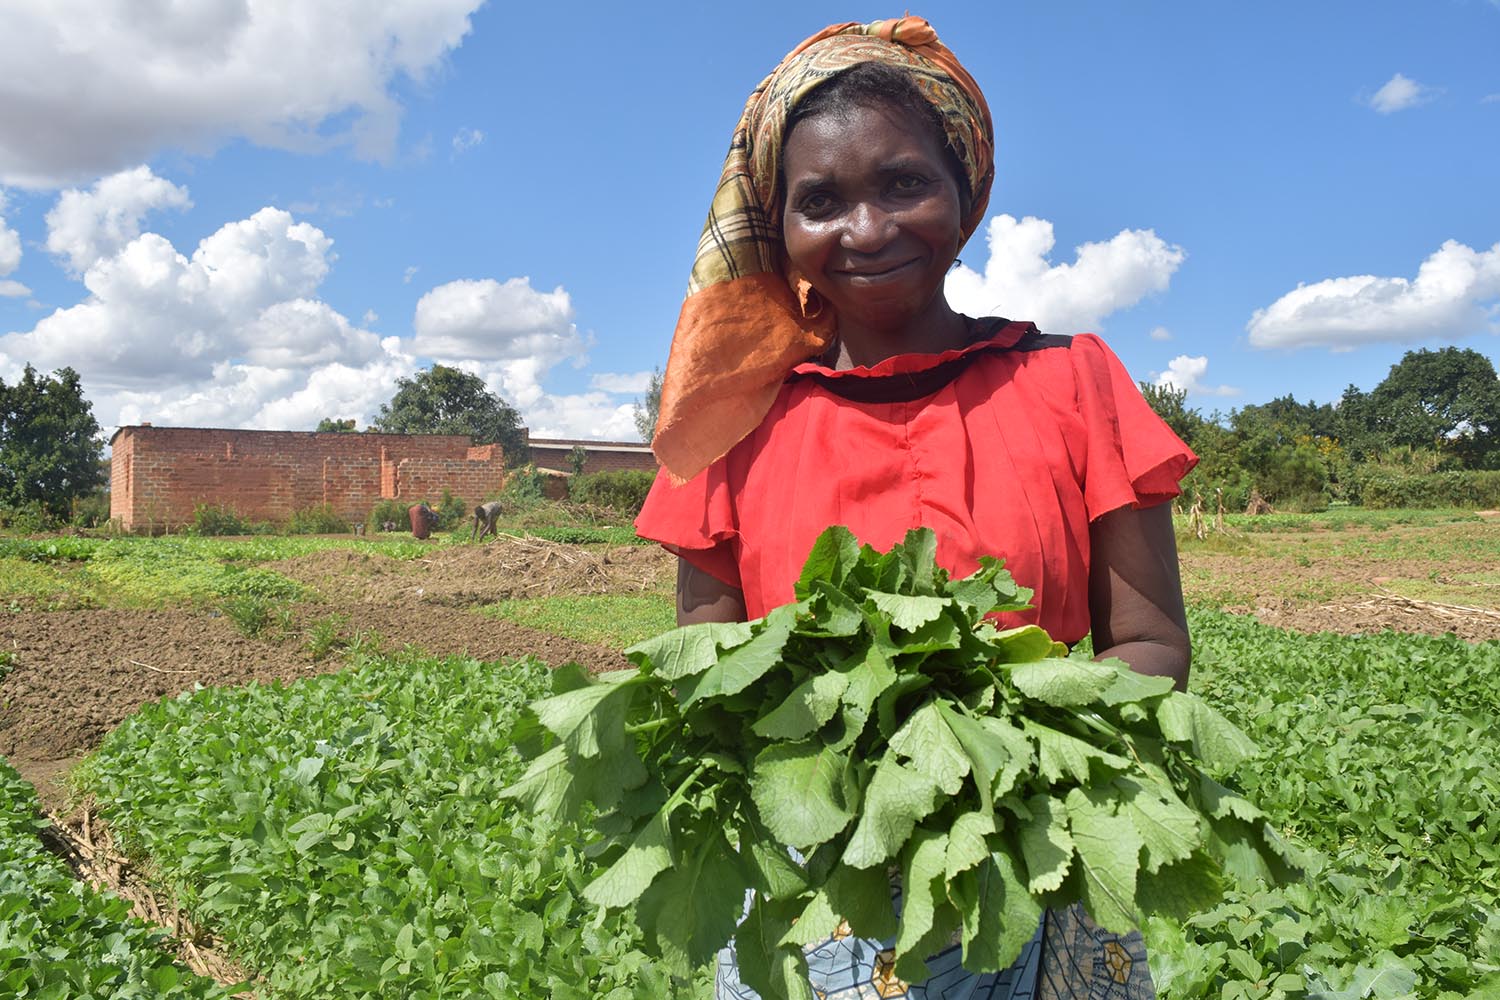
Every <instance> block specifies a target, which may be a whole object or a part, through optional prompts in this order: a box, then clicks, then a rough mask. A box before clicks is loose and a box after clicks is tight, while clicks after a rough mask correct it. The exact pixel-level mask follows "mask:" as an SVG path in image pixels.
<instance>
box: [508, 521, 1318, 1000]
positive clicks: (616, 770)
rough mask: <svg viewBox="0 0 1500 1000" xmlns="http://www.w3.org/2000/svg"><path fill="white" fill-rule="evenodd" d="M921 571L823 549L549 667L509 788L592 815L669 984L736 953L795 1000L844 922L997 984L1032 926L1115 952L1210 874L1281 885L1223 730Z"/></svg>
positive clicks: (1165, 683) (1189, 705) (1283, 853)
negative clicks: (622, 661)
mask: <svg viewBox="0 0 1500 1000" xmlns="http://www.w3.org/2000/svg"><path fill="white" fill-rule="evenodd" d="M935 552H936V542H935V539H934V536H933V534H932V532H931V531H928V530H925V529H924V530H918V531H913V532H911V533H910V534H908V535H907V537H906V540H905V541H904V542H903V543H901V544H898V545H897V546H895V547H894V548H893V549H892V550H891V551H890V552H887V553H883V554H882V553H877V552H875V551H874V550H873V549H871V548H870V547H869V546H863V547H861V546H860V545H859V544H858V543H857V542H856V541H855V539H854V536H853V535H852V534H850V532H849V531H848V530H847V529H845V528H838V527H835V528H830V529H828V531H826V532H824V533H823V535H822V536H821V537H820V538H819V539H818V541H817V543H816V545H815V546H814V548H813V550H812V553H811V555H810V557H809V558H808V561H807V563H806V566H805V567H804V569H803V572H802V576H801V578H800V580H799V581H798V583H797V586H796V597H797V600H796V602H795V603H792V604H788V605H785V606H782V607H779V608H777V609H775V610H774V611H772V612H771V613H770V614H768V615H766V616H765V617H764V618H762V619H760V620H758V621H754V622H749V623H735V624H704V625H692V626H688V627H686V628H680V629H677V630H675V631H672V632H668V633H666V634H665V635H662V636H659V637H657V638H654V639H649V640H647V641H645V642H642V643H640V644H638V645H636V646H634V647H631V649H629V650H627V651H626V652H627V655H628V656H629V657H630V658H631V660H632V662H634V663H635V664H637V669H635V670H622V671H616V672H613V673H609V674H604V675H601V676H599V677H597V678H589V677H587V676H585V675H584V674H583V672H582V671H581V670H565V671H562V672H559V673H558V674H557V675H556V676H555V683H554V691H555V692H556V693H555V694H553V695H552V696H551V697H549V698H544V699H542V700H540V701H538V702H536V703H534V704H533V705H532V706H531V713H530V714H528V715H526V716H523V717H522V720H521V723H520V724H519V725H518V728H517V732H516V734H515V735H516V737H517V742H518V745H520V746H521V747H522V748H523V752H526V753H529V754H531V755H533V759H532V761H531V764H530V767H529V769H528V770H527V772H526V773H525V775H524V776H523V777H522V778H521V780H520V781H518V782H517V783H515V784H514V785H512V786H511V787H510V788H508V789H507V790H506V792H505V794H506V795H508V796H511V797H514V798H517V799H520V800H522V801H523V802H525V803H527V804H529V805H530V806H532V807H533V808H535V809H537V810H539V811H542V812H544V813H550V814H555V815H560V816H565V817H572V818H580V817H583V816H585V815H590V816H593V818H594V823H595V826H596V828H597V829H598V831H599V832H600V833H601V835H602V836H601V838H600V839H599V840H598V841H597V842H596V843H595V844H594V845H593V847H594V850H595V851H596V853H597V857H598V858H599V860H600V861H601V862H602V863H603V864H605V865H607V866H608V867H606V868H605V869H604V870H603V871H602V873H601V874H600V875H599V876H598V878H596V879H595V880H594V881H593V882H592V883H591V884H590V885H589V886H588V888H587V889H586V891H585V894H586V896H587V897H588V898H589V899H591V900H592V901H593V902H595V903H597V904H600V905H602V906H606V907H611V908H614V907H628V906H633V907H634V910H635V918H636V920H637V921H638V922H639V923H640V925H641V927H642V928H643V929H644V931H645V933H646V936H647V939H648V942H649V943H650V944H651V945H652V946H653V947H655V948H656V949H657V950H658V951H659V953H660V955H661V956H662V958H663V959H664V960H665V961H666V962H667V963H668V964H669V965H670V966H671V967H672V968H673V970H674V971H675V972H677V973H678V974H682V975H686V974H689V973H690V972H691V971H692V969H693V968H695V967H696V966H698V965H699V964H701V963H704V962H706V961H707V960H708V959H709V958H711V957H712V955H713V953H714V952H715V950H716V949H718V948H720V947H722V946H723V945H724V944H725V942H726V941H727V940H728V939H729V938H730V937H731V936H734V937H735V939H736V949H737V954H738V961H739V968H740V976H741V978H742V979H743V981H744V982H745V983H747V984H748V985H750V986H752V987H754V988H755V989H756V990H758V991H759V992H760V993H761V994H762V995H763V996H766V997H777V998H792V997H797V998H810V997H811V992H810V989H809V986H808V982H807V976H806V971H807V970H806V964H805V960H804V958H803V951H802V948H803V946H804V945H807V944H810V943H812V942H815V941H818V940H821V939H825V938H827V937H828V936H829V935H831V934H832V933H833V932H834V931H835V929H836V928H838V927H839V925H840V924H841V923H842V922H847V924H848V925H849V928H850V929H851V930H852V932H853V933H855V934H858V935H860V936H863V937H870V938H885V939H888V938H894V948H895V952H896V967H895V972H896V975H897V976H898V977H900V978H902V979H905V980H908V981H919V980H921V979H923V978H925V963H924V959H925V957H926V956H929V955H932V954H934V953H935V952H937V951H939V950H941V949H943V948H945V947H947V946H948V945H949V944H950V942H954V941H958V942H960V943H961V944H962V946H963V961H964V965H965V967H966V968H969V969H972V970H975V971H980V970H995V969H1001V968H1004V967H1006V966H1008V965H1009V964H1010V963H1012V962H1013V961H1014V960H1015V959H1016V957H1017V956H1018V955H1019V953H1020V950H1021V948H1022V946H1023V945H1024V944H1025V942H1026V941H1027V940H1028V939H1029V938H1030V937H1031V936H1032V934H1033V933H1034V932H1035V930H1036V927H1037V923H1038V920H1039V919H1040V916H1041V914H1042V911H1043V909H1044V908H1047V907H1060V906H1065V905H1069V904H1071V903H1073V902H1075V901H1080V900H1081V901H1082V902H1083V904H1084V906H1085V907H1086V909H1087V910H1088V911H1089V912H1090V914H1091V915H1092V916H1093V917H1094V919H1095V920H1096V921H1098V923H1099V924H1101V925H1102V926H1104V927H1105V928H1108V929H1110V930H1114V931H1119V932H1124V931H1128V930H1130V929H1132V928H1133V927H1135V926H1137V925H1138V924H1139V922H1140V921H1141V920H1142V919H1143V918H1144V917H1145V916H1147V915H1150V914H1154V913H1162V914H1169V915H1175V916H1178V917H1186V916H1188V915H1190V914H1191V913H1193V912H1196V911H1198V910H1202V909H1206V908H1208V907H1211V906H1213V905H1214V904H1215V903H1217V902H1218V900H1219V899H1220V898H1221V896H1222V890H1223V883H1222V877H1223V875H1224V874H1225V873H1228V874H1231V875H1233V876H1235V877H1237V878H1241V879H1245V880H1250V879H1254V878H1256V877H1260V878H1263V879H1265V880H1267V881H1270V882H1275V881H1278V880H1281V879H1285V878H1289V877H1292V875H1293V874H1294V872H1293V868H1292V865H1291V864H1290V862H1289V853H1288V848H1286V847H1285V846H1284V845H1283V844H1282V843H1281V842H1280V840H1279V839H1278V838H1277V836H1276V834H1275V833H1274V832H1273V831H1272V830H1271V829H1270V828H1269V827H1268V826H1267V825H1266V824H1265V822H1264V820H1263V819H1262V816H1261V813H1260V812H1259V811H1258V810H1257V809H1256V807H1255V806H1254V805H1252V804H1251V803H1250V802H1249V801H1247V800H1246V799H1244V798H1242V797H1241V796H1239V795H1237V794H1235V793H1234V792H1232V791H1231V790H1230V789H1228V788H1227V787H1225V786H1224V785H1222V784H1220V783H1219V782H1218V781H1216V780H1215V779H1214V777H1211V776H1210V773H1212V774H1217V775H1219V776H1220V777H1222V776H1223V773H1222V772H1225V771H1228V770H1230V769H1232V768H1233V767H1234V766H1235V764H1237V763H1238V762H1239V761H1240V760H1241V759H1242V758H1243V757H1244V756H1245V755H1247V754H1248V753H1250V752H1251V751H1252V750H1253V746H1252V744H1251V743H1250V741H1249V740H1248V738H1246V737H1245V736H1244V735H1243V734H1242V733H1241V732H1240V731H1239V730H1238V729H1236V728H1235V727H1234V726H1233V725H1232V724H1231V723H1229V722H1228V721H1227V720H1225V719H1224V718H1223V717H1222V716H1220V715H1218V714H1217V713H1216V712H1214V711H1213V710H1212V709H1210V708H1209V707H1208V706H1207V705H1205V704H1204V703H1203V702H1201V701H1199V700H1198V699H1197V698H1195V697H1192V696H1190V695H1186V694H1182V693H1179V692H1175V691H1173V690H1172V682H1171V681H1170V680H1168V679H1165V678H1157V677H1147V676H1143V675H1140V674H1135V673H1132V672H1131V671H1130V670H1128V669H1127V668H1126V667H1125V665H1124V664H1122V663H1118V662H1103V663H1096V662H1091V661H1087V660H1082V659H1075V658H1069V657H1068V656H1067V649H1066V647H1065V646H1063V645H1062V644H1060V643H1056V642H1053V641H1052V639H1051V638H1049V637H1048V636H1047V634H1046V633H1045V632H1044V631H1042V630H1041V629H1040V628H1037V627H1035V626H1025V627H1022V628H1015V629H1009V630H1003V631H1002V630H997V629H996V628H995V627H994V626H993V625H992V624H991V623H990V621H988V620H987V619H986V617H985V616H986V615H988V614H989V613H991V612H993V611H1003V610H1018V609H1021V608H1024V607H1025V606H1026V599H1027V598H1029V596H1030V594H1029V592H1028V591H1025V590H1024V589H1021V588H1018V587H1016V586H1015V584H1014V582H1013V581H1012V580H1011V578H1010V576H1009V574H1007V573H1006V572H1005V571H1004V570H1003V569H1002V567H1001V564H1000V563H999V562H998V561H996V560H985V561H984V562H983V565H982V567H981V568H980V570H979V571H978V572H976V573H975V574H974V575H972V576H969V577H967V578H965V579H962V580H951V579H950V578H949V577H948V574H947V573H945V572H944V571H943V570H942V569H940V568H938V567H937V566H936V564H935V562H934V556H935ZM1206 772H1209V773H1206ZM588 804H592V810H591V809H590V806H589V805H588ZM788 848H791V849H793V851H794V852H795V853H793V851H789V850H788ZM798 859H800V860H798ZM893 875H899V881H900V886H901V897H902V901H901V906H900V908H899V912H898V910H897V907H896V905H895V904H894V903H893V898H892V877H893ZM747 889H753V890H754V894H753V903H752V904H751V905H750V907H749V911H748V913H747V914H745V915H744V919H743V920H742V921H741V922H739V923H738V925H736V921H737V919H738V918H740V917H741V915H742V910H743V906H744V901H745V892H746V890H747Z"/></svg>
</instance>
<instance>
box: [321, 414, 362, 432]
mask: <svg viewBox="0 0 1500 1000" xmlns="http://www.w3.org/2000/svg"><path fill="white" fill-rule="evenodd" d="M318 433H319V434H352V433H354V418H353V417H350V418H349V419H348V420H340V419H339V418H338V417H324V418H323V419H322V420H319V421H318Z"/></svg>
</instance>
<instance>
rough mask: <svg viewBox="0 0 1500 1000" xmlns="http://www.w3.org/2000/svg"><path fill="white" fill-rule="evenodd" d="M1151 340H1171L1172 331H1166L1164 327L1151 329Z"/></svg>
mask: <svg viewBox="0 0 1500 1000" xmlns="http://www.w3.org/2000/svg"><path fill="white" fill-rule="evenodd" d="M1151 339H1152V340H1171V339H1172V331H1171V330H1168V329H1167V328H1166V327H1164V326H1157V327H1152V329H1151Z"/></svg>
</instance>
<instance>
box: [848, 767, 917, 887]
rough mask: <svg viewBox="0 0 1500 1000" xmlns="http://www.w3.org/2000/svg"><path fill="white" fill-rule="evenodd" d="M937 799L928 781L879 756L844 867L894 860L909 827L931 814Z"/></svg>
mask: <svg viewBox="0 0 1500 1000" xmlns="http://www.w3.org/2000/svg"><path fill="white" fill-rule="evenodd" d="M937 798H938V787H937V785H936V784H935V783H934V782H933V780H932V779H931V778H929V777H927V776H926V775H925V774H922V773H920V772H918V771H916V770H914V769H912V768H909V767H907V766H906V765H904V764H902V763H900V762H899V761H897V760H896V759H895V758H894V757H892V756H889V755H887V756H885V757H882V758H881V760H880V763H879V764H878V765H877V766H876V768H875V774H874V775H873V776H872V777H871V778H870V784H869V786H868V787H867V788H866V789H865V800H864V804H863V806H862V807H861V809H860V815H859V822H858V824H856V825H855V827H854V833H853V834H851V835H850V837H849V844H848V846H847V847H846V848H845V850H844V854H843V861H844V864H846V865H850V866H851V867H854V868H868V867H870V866H871V865H876V864H880V863H881V862H882V861H885V860H886V859H888V858H893V857H895V856H896V855H897V853H898V852H899V851H900V850H901V847H902V845H904V844H905V843H906V840H907V838H908V837H910V836H911V831H912V828H913V827H915V826H916V825H917V823H919V822H921V821H922V819H923V818H925V817H926V816H927V815H928V814H930V813H931V812H932V810H933V808H934V807H935V806H936V803H937Z"/></svg>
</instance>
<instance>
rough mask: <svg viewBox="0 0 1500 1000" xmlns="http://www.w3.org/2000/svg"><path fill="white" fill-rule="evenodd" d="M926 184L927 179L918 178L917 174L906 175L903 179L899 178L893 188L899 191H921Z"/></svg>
mask: <svg viewBox="0 0 1500 1000" xmlns="http://www.w3.org/2000/svg"><path fill="white" fill-rule="evenodd" d="M926 183H927V180H926V178H923V177H918V176H917V175H916V174H906V175H905V176H903V177H897V178H896V182H895V184H894V185H893V186H894V187H895V188H896V190H897V191H919V190H921V189H922V187H923V186H925V185H926Z"/></svg>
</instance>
